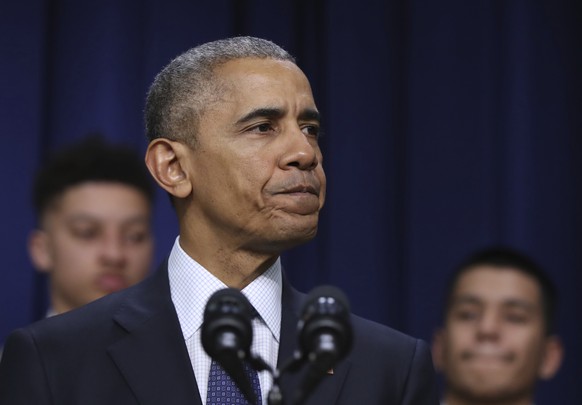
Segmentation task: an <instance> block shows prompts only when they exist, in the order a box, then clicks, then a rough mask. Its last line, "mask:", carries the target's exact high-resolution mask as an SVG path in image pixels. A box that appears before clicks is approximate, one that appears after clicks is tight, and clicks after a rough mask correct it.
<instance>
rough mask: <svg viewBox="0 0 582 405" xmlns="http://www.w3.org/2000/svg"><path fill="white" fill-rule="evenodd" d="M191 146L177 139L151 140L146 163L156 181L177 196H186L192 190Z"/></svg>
mask: <svg viewBox="0 0 582 405" xmlns="http://www.w3.org/2000/svg"><path fill="white" fill-rule="evenodd" d="M188 151H189V148H188V147H187V146H186V145H184V144H182V143H180V142H177V141H171V140H169V139H166V138H157V139H154V140H153V141H151V142H150V144H149V145H148V150H147V152H146V156H145V163H146V166H147V167H148V169H149V171H150V173H151V174H152V176H153V177H154V179H155V180H156V182H157V183H158V184H159V185H160V187H162V188H163V189H164V190H166V191H167V192H168V193H170V194H171V195H173V196H174V197H177V198H186V197H188V195H190V193H191V192H192V184H191V183H190V179H189V178H188V171H187V170H186V168H187V163H188Z"/></svg>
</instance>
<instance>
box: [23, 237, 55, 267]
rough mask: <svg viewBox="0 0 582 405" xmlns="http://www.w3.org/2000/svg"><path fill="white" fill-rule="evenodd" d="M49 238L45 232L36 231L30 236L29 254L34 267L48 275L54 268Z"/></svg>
mask: <svg viewBox="0 0 582 405" xmlns="http://www.w3.org/2000/svg"><path fill="white" fill-rule="evenodd" d="M48 239H49V237H48V235H47V234H46V232H45V231H42V230H40V229H35V230H34V231H32V232H31V233H30V235H29V236H28V254H29V256H30V260H31V261H32V264H33V265H34V267H35V268H36V269H37V270H38V271H39V272H41V273H48V272H50V271H51V269H52V267H53V258H52V255H51V253H50V248H49V240H48Z"/></svg>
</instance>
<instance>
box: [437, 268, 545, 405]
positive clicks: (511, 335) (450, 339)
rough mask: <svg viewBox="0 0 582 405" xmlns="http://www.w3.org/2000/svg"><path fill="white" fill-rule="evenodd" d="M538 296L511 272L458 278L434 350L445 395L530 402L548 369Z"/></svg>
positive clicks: (477, 271)
mask: <svg viewBox="0 0 582 405" xmlns="http://www.w3.org/2000/svg"><path fill="white" fill-rule="evenodd" d="M554 343H555V342H550V338H548V337H547V336H546V333H545V323H544V315H543V307H542V297H541V291H540V288H539V286H538V284H537V283H536V281H535V280H534V279H533V278H531V277H530V276H528V275H526V274H524V273H522V272H520V271H518V270H515V269H512V268H496V267H490V266H476V267H474V268H472V269H470V270H468V271H467V272H465V273H464V274H462V275H461V276H460V278H459V279H458V281H457V284H456V286H455V288H454V291H453V294H452V304H451V307H450V309H449V312H448V314H447V317H446V321H445V327H444V329H443V330H442V331H441V332H440V335H439V336H438V337H437V339H436V341H435V345H434V346H433V352H434V353H433V354H434V356H435V363H436V365H437V367H439V368H441V369H442V371H443V372H444V374H445V378H446V384H447V393H448V394H452V395H455V396H456V397H462V398H465V399H472V400H474V401H476V400H484V399H490V400H494V399H497V400H501V399H511V398H514V399H515V398H520V397H521V398H528V397H530V396H531V394H532V392H533V387H534V385H535V383H536V380H537V379H538V378H539V377H547V378H549V377H550V376H551V375H550V374H552V375H553V373H554V372H555V370H553V369H552V370H550V368H552V367H550V366H551V365H548V364H547V360H548V356H547V353H548V347H553V346H552V344H554Z"/></svg>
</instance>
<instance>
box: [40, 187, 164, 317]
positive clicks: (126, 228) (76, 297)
mask: <svg viewBox="0 0 582 405" xmlns="http://www.w3.org/2000/svg"><path fill="white" fill-rule="evenodd" d="M150 209H151V208H150V204H149V201H148V199H147V198H146V197H145V196H144V195H143V194H142V193H141V192H140V191H139V190H137V189H136V188H134V187H131V186H127V185H123V184H120V183H108V182H87V183H82V184H81V185H78V186H73V187H71V188H69V189H68V190H67V191H65V192H64V194H63V195H62V197H60V198H59V199H58V201H56V202H55V204H53V206H52V207H50V208H49V209H48V211H47V212H46V214H45V216H44V218H43V224H42V229H41V230H36V231H34V232H33V234H32V235H31V237H30V241H29V251H30V254H31V258H32V261H33V263H34V264H35V266H36V267H37V269H38V270H39V271H42V272H46V273H48V274H49V276H50V296H51V307H52V309H53V310H54V311H55V312H57V313H62V312H66V311H68V310H71V309H73V308H76V307H79V306H81V305H84V304H87V303H89V302H91V301H93V300H95V299H97V298H100V297H102V296H104V295H106V294H108V293H111V292H114V291H118V290H121V289H123V288H126V287H128V286H130V285H133V284H135V283H137V282H138V281H140V280H142V279H143V278H144V277H145V276H146V275H147V274H148V272H149V268H150V263H151V259H152V253H153V240H152V235H151V229H150Z"/></svg>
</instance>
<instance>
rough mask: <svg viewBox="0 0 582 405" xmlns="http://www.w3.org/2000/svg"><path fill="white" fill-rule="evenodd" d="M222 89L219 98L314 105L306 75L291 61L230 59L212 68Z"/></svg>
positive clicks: (250, 101) (251, 101) (256, 102)
mask: <svg viewBox="0 0 582 405" xmlns="http://www.w3.org/2000/svg"><path fill="white" fill-rule="evenodd" d="M215 78H216V79H217V81H218V82H219V87H220V88H222V89H223V90H224V91H223V95H224V96H225V97H224V98H221V101H225V100H226V101H230V102H232V101H239V102H245V103H251V104H265V103H270V104H285V103H289V102H293V103H300V104H304V105H302V107H311V108H313V107H314V101H313V95H312V92H311V86H310V85H309V81H308V80H307V77H306V76H305V75H304V74H303V72H302V71H301V69H299V67H298V66H297V65H295V64H294V63H292V62H290V61H285V60H276V59H268V58H266V59H259V58H243V59H236V60H231V61H229V62H226V63H224V64H223V65H220V66H219V67H217V68H216V69H215Z"/></svg>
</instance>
